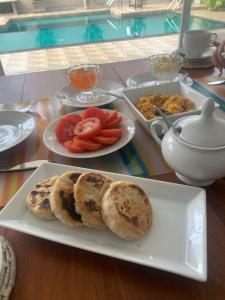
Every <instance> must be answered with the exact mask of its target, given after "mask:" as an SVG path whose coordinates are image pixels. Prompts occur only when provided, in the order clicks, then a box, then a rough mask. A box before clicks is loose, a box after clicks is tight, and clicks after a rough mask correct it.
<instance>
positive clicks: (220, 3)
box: [203, 0, 225, 9]
mask: <svg viewBox="0 0 225 300" xmlns="http://www.w3.org/2000/svg"><path fill="white" fill-rule="evenodd" d="M203 3H204V4H205V5H206V6H207V7H208V8H211V9H212V8H213V9H217V8H225V0H203Z"/></svg>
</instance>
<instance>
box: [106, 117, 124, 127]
mask: <svg viewBox="0 0 225 300" xmlns="http://www.w3.org/2000/svg"><path fill="white" fill-rule="evenodd" d="M121 121H122V117H121V116H120V117H118V118H116V119H114V120H113V121H111V122H109V123H107V124H105V125H104V126H103V129H110V128H115V127H116V126H118V125H119V124H120V123H121Z"/></svg>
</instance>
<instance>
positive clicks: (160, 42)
mask: <svg viewBox="0 0 225 300" xmlns="http://www.w3.org/2000/svg"><path fill="white" fill-rule="evenodd" d="M165 8H166V7H165V5H151V7H150V6H148V7H144V8H142V9H141V11H151V12H152V11H154V10H165ZM92 11H93V10H92ZM139 11H140V10H138V9H137V10H136V11H134V10H130V9H125V8H123V10H122V13H138V12H139ZM113 12H114V13H115V14H118V13H120V12H121V10H118V9H116V8H115V9H113ZM73 13H77V14H80V13H81V11H78V10H74V11H71V10H70V11H69V12H54V13H52V12H51V13H34V14H26V15H12V16H11V17H12V18H24V17H36V16H43V15H51V16H57V15H62V14H64V15H66V14H70V15H71V14H73ZM192 15H196V16H201V17H204V18H209V19H213V20H224V19H225V18H224V17H225V12H210V11H207V10H206V9H201V8H198V9H194V10H192ZM8 19H9V16H3V17H0V26H1V25H3V24H5V23H6V22H7V21H8ZM218 34H219V36H220V37H221V38H222V37H224V38H225V31H224V30H220V31H218ZM177 45H178V35H177V34H173V35H167V36H163V37H161V36H160V37H152V38H138V39H133V40H124V41H114V42H104V43H96V44H86V45H81V46H67V47H60V48H50V49H44V50H33V51H24V52H18V53H10V54H2V55H0V59H1V61H2V65H3V68H4V71H5V74H6V75H11V74H18V73H26V72H37V71H43V70H51V69H61V68H66V67H68V66H71V65H73V64H80V63H87V62H90V63H105V62H113V61H122V60H129V59H137V58H143V57H147V56H149V55H152V54H155V53H160V52H165V51H173V50H175V49H176V48H177Z"/></svg>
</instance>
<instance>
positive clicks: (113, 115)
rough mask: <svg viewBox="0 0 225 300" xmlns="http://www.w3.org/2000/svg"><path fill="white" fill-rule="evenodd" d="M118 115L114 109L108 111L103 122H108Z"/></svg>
mask: <svg viewBox="0 0 225 300" xmlns="http://www.w3.org/2000/svg"><path fill="white" fill-rule="evenodd" d="M117 117H118V115H117V111H116V110H115V109H114V110H112V111H110V112H109V114H108V116H107V118H106V120H105V123H109V122H112V121H113V120H114V119H116V118H117Z"/></svg>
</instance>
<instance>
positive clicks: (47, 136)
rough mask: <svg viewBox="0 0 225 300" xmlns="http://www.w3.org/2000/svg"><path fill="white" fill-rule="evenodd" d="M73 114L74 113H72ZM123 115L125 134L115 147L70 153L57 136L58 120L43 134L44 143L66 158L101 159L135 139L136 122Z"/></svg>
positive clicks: (121, 125)
mask: <svg viewBox="0 0 225 300" xmlns="http://www.w3.org/2000/svg"><path fill="white" fill-rule="evenodd" d="M82 112H83V111H76V114H82ZM72 114H73V113H72ZM121 115H122V122H121V124H120V127H121V128H122V129H123V134H122V136H121V138H120V139H119V140H118V141H117V142H116V143H115V144H113V145H109V146H106V147H105V148H103V149H100V150H97V151H87V152H83V153H71V152H69V151H68V150H67V149H66V148H65V147H64V146H63V145H62V144H60V143H59V142H58V141H57V139H56V135H55V126H56V123H57V120H56V121H54V122H52V123H51V124H50V125H49V126H48V127H47V128H46V129H45V132H44V134H43V141H44V144H45V146H46V147H47V148H48V149H49V150H50V151H52V152H54V153H56V154H59V155H62V156H65V157H72V158H92V157H99V156H103V155H106V154H109V153H112V152H114V151H117V150H119V149H120V148H122V147H124V146H125V145H126V144H127V143H129V142H130V140H131V139H132V138H133V136H134V133H135V124H134V122H133V121H132V120H131V119H130V118H129V117H128V116H126V115H125V114H121Z"/></svg>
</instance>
